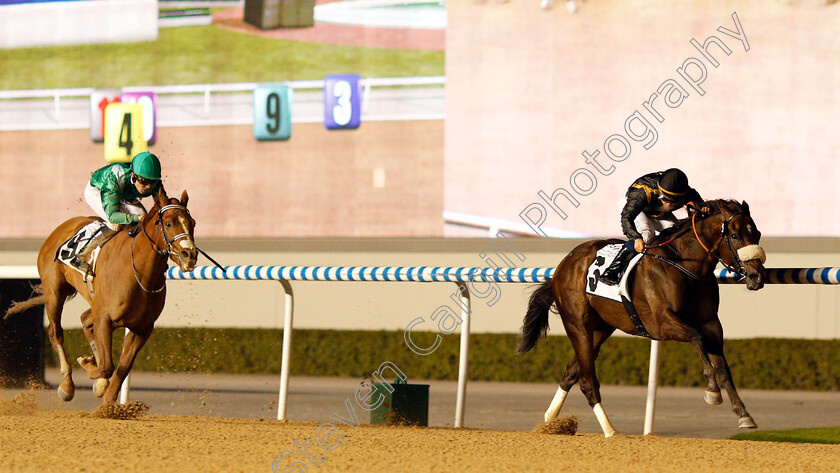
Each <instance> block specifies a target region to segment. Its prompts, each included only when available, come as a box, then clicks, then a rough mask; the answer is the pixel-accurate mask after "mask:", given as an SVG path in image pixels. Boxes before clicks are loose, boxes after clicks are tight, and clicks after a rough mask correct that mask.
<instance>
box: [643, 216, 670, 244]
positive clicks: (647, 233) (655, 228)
mask: <svg viewBox="0 0 840 473" xmlns="http://www.w3.org/2000/svg"><path fill="white" fill-rule="evenodd" d="M633 223H635V224H636V230H638V231H639V233H641V234H642V239H643V240H644V241H645V244H649V243H650V242H651V241H653V237H655V236H656V234H657V233H661V232H662V230H665V229H666V228H671V227H673V226H674V224H675V223H676V219H674V217H673V216H672V217H671V219H669V218H664V219H658V218H650V217H648V216H647V215H646V214H645V213H644V212H642V213H640V214H639V215H638V216H637V217H636V220H633Z"/></svg>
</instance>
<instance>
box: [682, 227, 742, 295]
mask: <svg viewBox="0 0 840 473" xmlns="http://www.w3.org/2000/svg"><path fill="white" fill-rule="evenodd" d="M696 216H697V214H696V213H695V214H694V215H692V216H691V228H692V230H694V236H695V237H696V238H697V242H698V243H700V246H702V247H703V249H704V250H706V254H710V253H711V252H712V250H710V249H709V248H707V247H706V245H704V244H703V240H701V239H700V235H699V234H698V233H697V227H696V225H695V224H694V217H696ZM733 217H734V215H733V216H730V217H729V218H728V219H726V220H724V222H723V223H721V224H720V236H721V238H726V244H727V245H728V246H729V253H730V254H731V255H732V259H734V260H735V264H737V265H738V269H735V268H734V267H733V266H732V265H729V264H727V263H726V261H724V260H723V257H721V256H720V255H718V261H719V262H720V264H722V265H723V266H724V267H726V269H727V270H729V271H732V272H733V273H735V274H737V275H738V276H741V279H739V281H742V280H744V279H746V277H747V275H746V274H747V271H746V268H744V263H742V262H741V259H740V258H739V257H738V251H737V250H736V249H735V245H733V244H732V240H731V239H730V238H729V232H727V231H726V229H727V226H728V224H729V221H730V220H732V218H733Z"/></svg>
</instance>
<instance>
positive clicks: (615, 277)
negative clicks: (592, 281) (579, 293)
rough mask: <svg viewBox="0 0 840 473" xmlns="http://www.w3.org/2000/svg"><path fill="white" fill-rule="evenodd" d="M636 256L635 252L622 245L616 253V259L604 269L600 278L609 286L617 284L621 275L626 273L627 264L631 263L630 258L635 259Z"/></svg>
mask: <svg viewBox="0 0 840 473" xmlns="http://www.w3.org/2000/svg"><path fill="white" fill-rule="evenodd" d="M634 256H636V255H635V254H634V253H633V252H631V251H630V250H628V249H627V248H625V247H622V248H621V250H619V252H618V254H617V255H615V259H613V261H612V263H611V264H610V266H609V267H608V268H607V269H606V270H604V272H603V273H602V274H601V276H600V277H599V278H598V280H599V281H601V282H603V283H604V284H607V285H609V286H617V285H618V283H619V282H620V281H621V276H623V275H624V270H625V268H627V264H628V263H630V260H631V259H633V257H634Z"/></svg>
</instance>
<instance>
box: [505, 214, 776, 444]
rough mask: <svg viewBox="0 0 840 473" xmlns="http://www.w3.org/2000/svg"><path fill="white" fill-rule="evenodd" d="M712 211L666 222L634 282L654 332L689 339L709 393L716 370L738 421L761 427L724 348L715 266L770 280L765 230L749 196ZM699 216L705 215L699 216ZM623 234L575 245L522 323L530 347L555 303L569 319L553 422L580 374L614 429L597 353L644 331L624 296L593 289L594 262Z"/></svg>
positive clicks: (713, 397) (758, 281)
mask: <svg viewBox="0 0 840 473" xmlns="http://www.w3.org/2000/svg"><path fill="white" fill-rule="evenodd" d="M708 205H709V206H710V207H711V208H712V212H711V214H710V215H708V216H705V217H699V216H698V215H694V216H693V217H692V219H686V220H684V221H682V222H680V223H678V224H677V225H676V226H675V227H673V228H672V229H669V230H666V231H665V232H663V233H662V235H660V237H659V238H658V240H657V241H660V242H665V243H660V244H658V245H653V246H651V247H649V248H648V249H647V250H646V251H645V253H646V255H645V256H644V257H643V258H642V259H641V260H640V261H639V264H638V265H637V266H636V269H635V271H634V273H633V274H631V275H630V278H631V279H630V281H629V288H630V289H629V290H630V294H631V297H632V301H633V304H634V305H635V307H636V311H637V313H638V316H639V318H640V319H641V321H642V324H643V326H644V328H646V329H647V331H648V332H649V334H650V337H651V338H653V339H654V340H675V341H679V342H688V343H691V345H692V346H694V348H695V349H697V352H698V353H699V354H700V359H701V360H702V361H703V375H704V376H705V377H706V380H707V381H708V384H707V386H706V393H705V400H706V402H707V403H709V404H720V403H721V402H723V399H722V397H721V395H720V388H719V387H718V383H717V379H716V377H715V374H717V375H718V376H720V382H721V384H722V385H723V387H724V388H726V392H727V393H728V394H729V400H730V401H731V402H732V410H733V411H735V414H737V415H738V417H739V422H738V424H739V425H738V426H739V427H741V428H755V427H756V424H755V422H754V421H753V419H752V417H751V416H750V415H749V413H747V409H746V408H745V407H744V403H743V402H742V401H741V398H740V397H739V396H738V392H737V391H736V390H735V385H734V383H733V381H732V375H731V373H730V370H729V365H727V363H726V358H725V357H724V356H723V328H722V327H721V324H720V319H718V305H719V302H720V294H719V292H718V284H717V280H716V278H715V277H714V269H715V266H716V265H717V263H718V262H722V263H723V264H724V265H725V266H726V267H727V268H730V269H731V270H734V271H736V272H738V273H739V274H741V275H742V277H743V278H745V279H746V285H747V288H748V289H750V290H753V291H755V290H758V289H761V288H762V287H763V286H764V279H765V270H764V266H763V262H764V259H765V257H764V250H762V249H761V247H760V246H758V242H759V239H760V238H761V233H760V232H759V231H758V229H757V228H756V226H755V222H753V220H752V218H751V217H750V213H749V206H748V205H747V203H746V202H743V203H741V204H738V203H737V202H735V201H726V200H718V201H710V202H708ZM698 217H699V218H698ZM620 242H621V241H620V240H596V241H590V242H586V243H583V244H581V245H579V246H577V247H576V248H575V249H573V250H572V252H571V253H569V254H568V255H567V256H566V257H565V258H563V260H562V261H561V262H560V264H559V265H558V266H557V270H556V271H555V273H554V277H553V278H552V279H551V280H550V281H547V282H545V283H543V284H542V285H540V286H539V287H538V288H537V289H536V290H535V291H534V292H533V293H532V294H531V298H530V302H529V306H528V313H527V314H526V315H525V320H524V325H523V327H522V336H521V339H520V342H519V345H518V347H517V352H519V353H525V352H527V351H528V350H530V349H531V348H533V347H534V345H536V343H537V341H538V339H539V338H541V337H544V336H545V334H546V331H547V329H548V314H549V309H550V308H551V306H552V305H555V306H556V307H557V311H558V312H559V314H560V317H561V318H562V320H563V326H564V327H565V329H566V334H567V335H568V337H569V340H570V341H571V342H572V346H573V347H574V351H575V356H574V357H573V358H572V360H571V361H570V362H569V364H568V365H567V366H566V372H565V374H564V375H563V380H562V381H561V382H560V387H559V388H558V390H557V393H556V394H555V396H554V399H553V400H552V401H551V404H550V406H549V408H548V410H547V411H546V413H545V420H546V422H548V421H550V420H553V419H555V418H556V417H557V415H558V414H559V412H560V409H561V408H562V407H563V402H564V401H565V399H566V395H567V394H568V392H569V390H570V389H571V388H572V386H573V385H574V384H575V383H576V382H577V381H578V380H580V389H581V391H583V394H584V395H585V396H586V399H587V400H588V401H589V406H590V407H592V409H593V411H594V413H595V416H596V417H597V419H598V422H599V423H600V425H601V428H602V429H603V431H604V435H605V436H606V437H610V436H612V435H613V434H614V433H615V429H614V428H613V427H612V425H611V424H610V421H609V419H608V418H607V415H606V413H605V412H604V409H603V407H602V406H601V394H600V385H599V383H598V379H597V378H596V375H595V359H596V358H597V356H598V351H599V350H600V348H601V344H603V343H604V341H605V340H606V339H607V338H609V336H610V335H612V333H613V332H614V331H615V329H619V330H621V331H623V332H625V333H628V334H631V335H641V333H640V331H639V329H637V327H636V325H634V324H633V323H632V322H631V320H630V317H629V316H628V314H627V311H626V310H625V308H624V306H623V305H622V304H621V303H620V302H615V301H612V300H609V299H606V298H602V297H599V296H594V295H590V294H587V293H586V290H585V284H586V274H587V268H588V267H589V265H590V264H591V263H592V261H593V260H594V259H595V253H596V252H597V251H598V250H599V249H601V248H603V247H604V246H605V245H607V244H609V243H620Z"/></svg>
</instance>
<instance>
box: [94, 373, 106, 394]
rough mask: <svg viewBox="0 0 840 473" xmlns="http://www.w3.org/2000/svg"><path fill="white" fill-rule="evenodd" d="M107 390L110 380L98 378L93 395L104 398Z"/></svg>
mask: <svg viewBox="0 0 840 473" xmlns="http://www.w3.org/2000/svg"><path fill="white" fill-rule="evenodd" d="M106 389H108V380H107V379H105V378H97V379H96V381H95V382H94V383H93V395H94V396H96V397H102V396H104V395H105V390H106Z"/></svg>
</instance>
